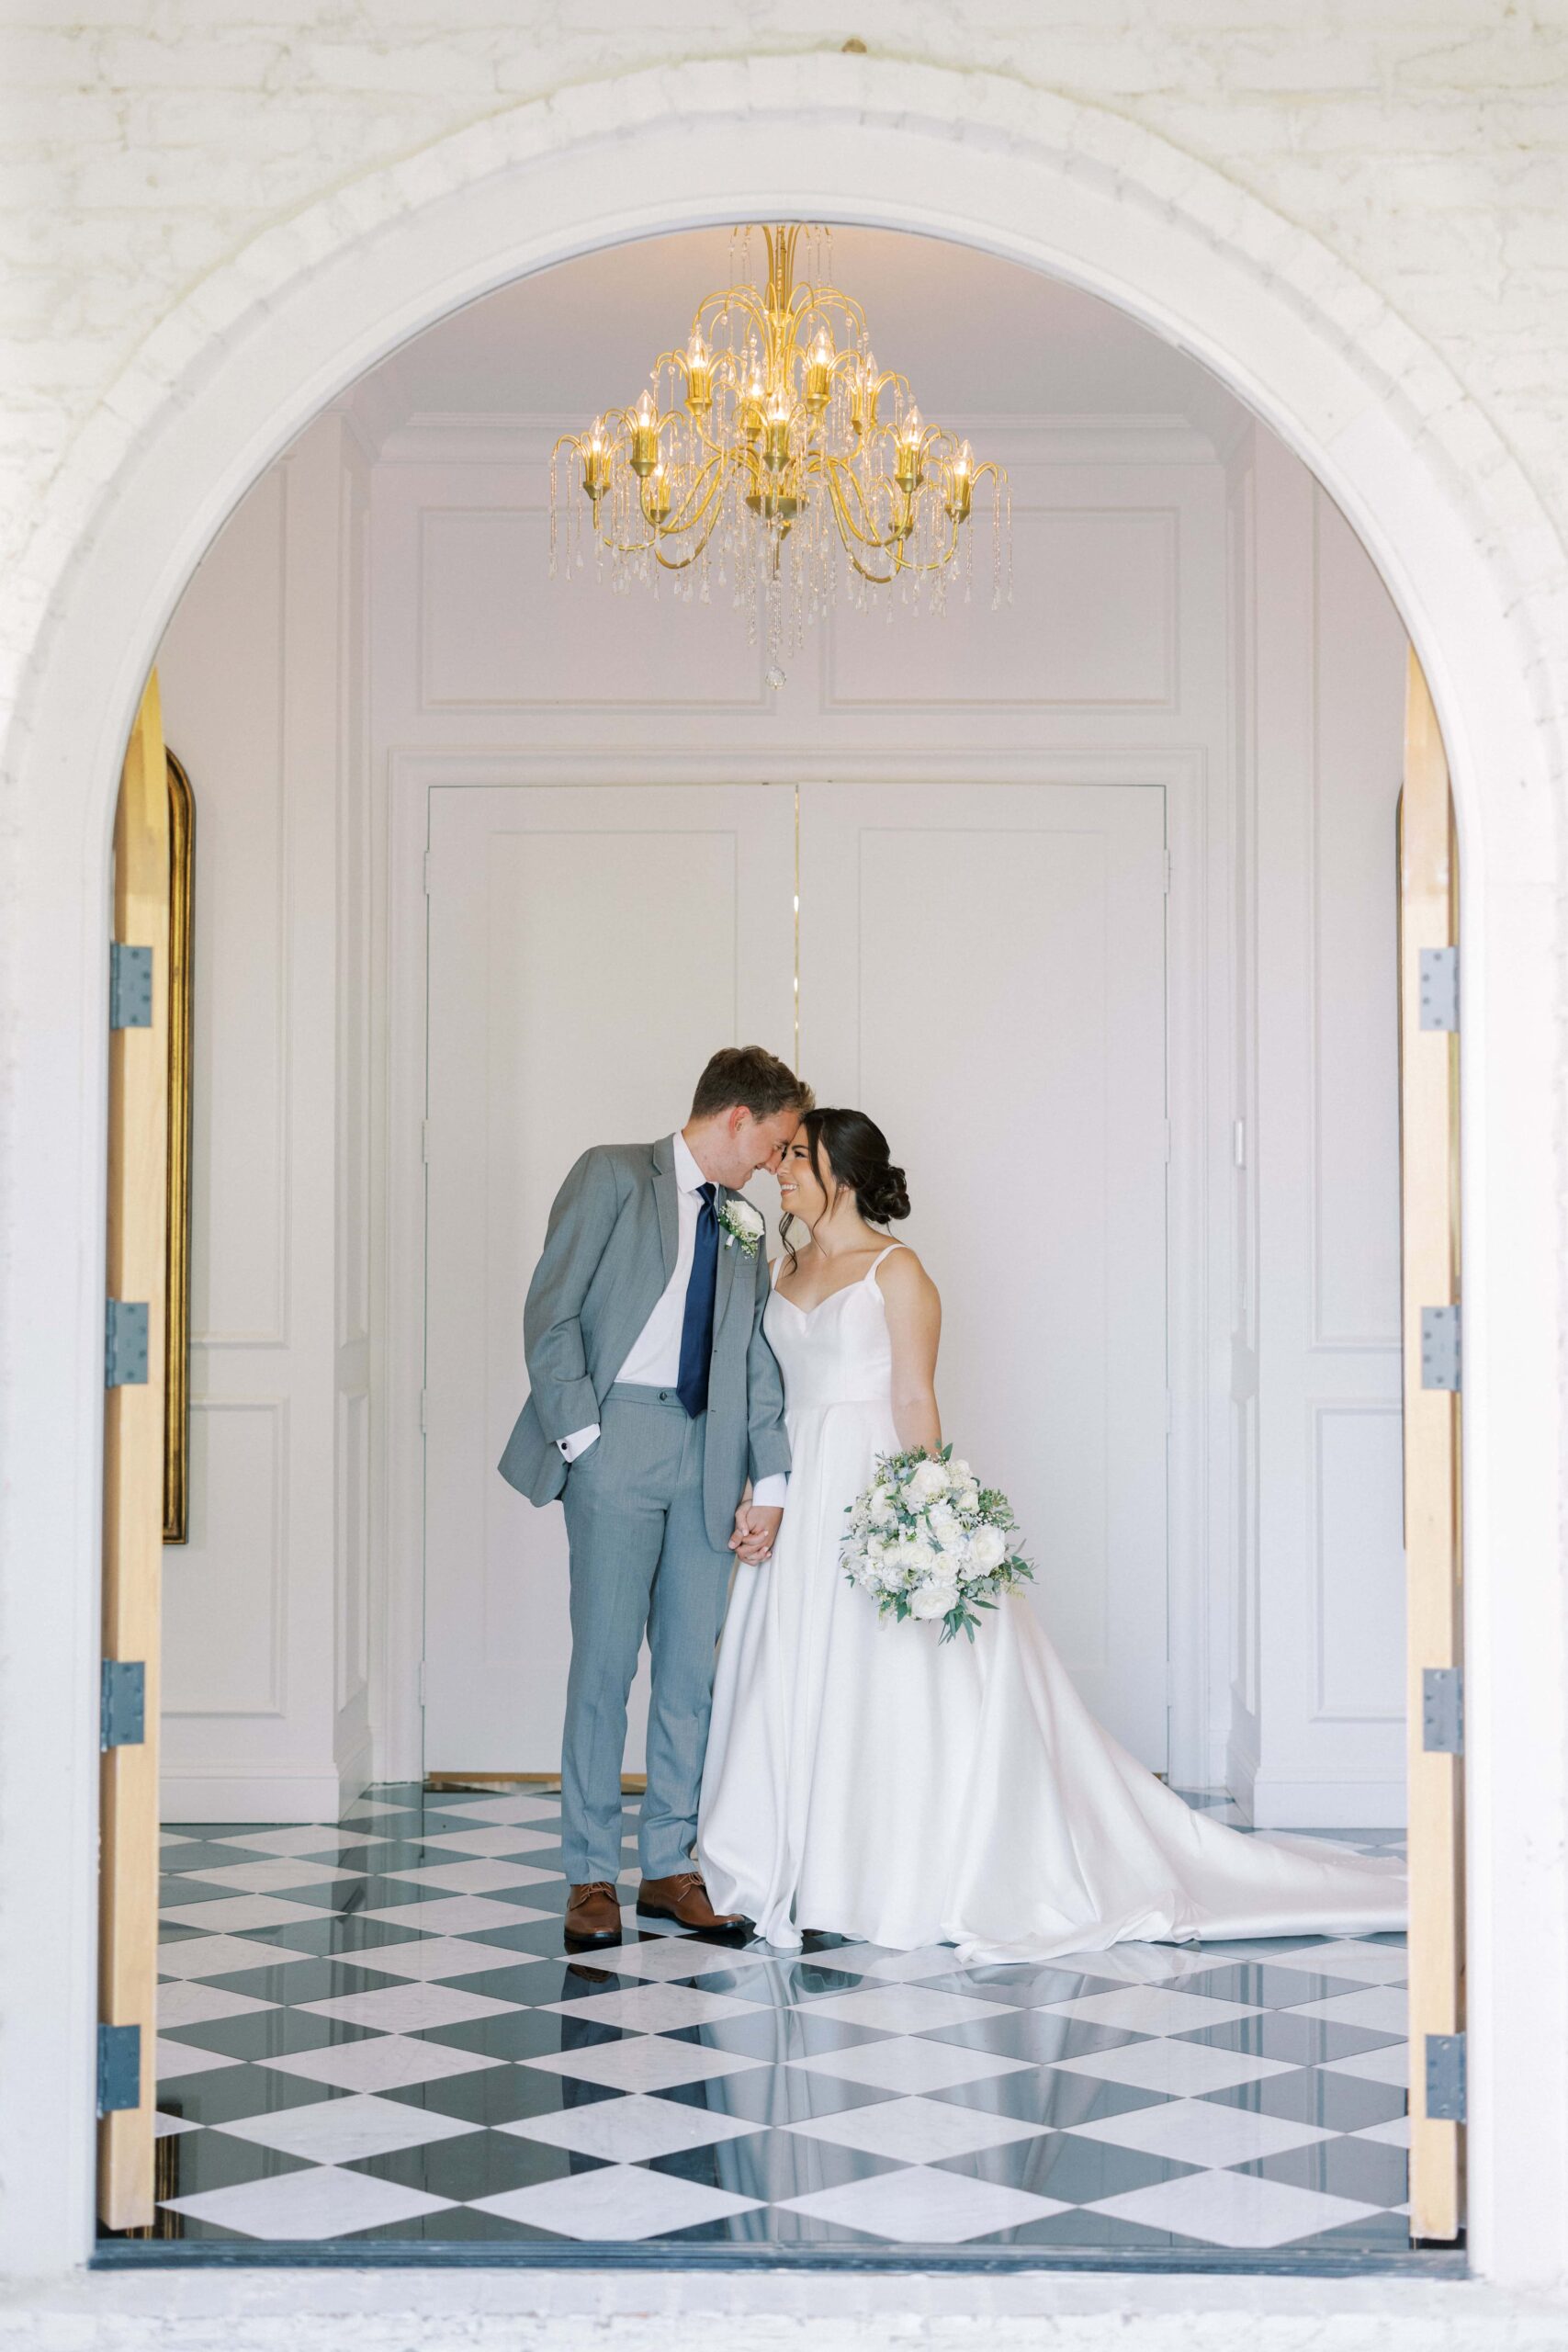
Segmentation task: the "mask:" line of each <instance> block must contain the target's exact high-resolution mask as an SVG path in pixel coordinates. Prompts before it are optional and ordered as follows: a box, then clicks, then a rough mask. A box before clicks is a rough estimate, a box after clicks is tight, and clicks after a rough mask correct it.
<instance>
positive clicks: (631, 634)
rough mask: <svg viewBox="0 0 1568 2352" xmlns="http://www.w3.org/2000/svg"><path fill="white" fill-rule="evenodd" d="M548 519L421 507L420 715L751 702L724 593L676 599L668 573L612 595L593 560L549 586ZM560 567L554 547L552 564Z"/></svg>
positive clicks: (748, 648) (540, 510)
mask: <svg viewBox="0 0 1568 2352" xmlns="http://www.w3.org/2000/svg"><path fill="white" fill-rule="evenodd" d="M549 522H550V518H549V515H548V512H547V510H546V509H545V508H544V507H542V506H535V507H522V508H513V509H509V510H505V511H501V512H497V511H494V510H488V511H487V510H480V509H478V508H468V507H434V508H426V509H425V511H424V512H423V515H421V517H420V544H419V567H420V578H419V647H420V650H419V671H420V678H419V687H420V701H421V705H422V707H423V708H424V709H425V710H429V711H458V710H475V709H517V708H520V707H527V706H532V705H538V704H576V703H581V704H587V705H594V704H597V705H606V704H608V705H610V706H615V705H618V704H643V705H648V706H651V707H661V708H675V709H680V708H696V709H728V710H735V709H745V708H747V707H754V708H760V707H761V705H762V698H763V696H764V695H765V693H766V691H767V690H766V688H765V687H764V686H763V684H762V661H761V651H760V649H759V648H758V647H757V646H754V645H750V644H749V642H748V640H747V632H746V622H745V619H744V617H743V616H741V615H740V614H739V613H737V612H736V611H735V609H734V607H733V605H732V603H731V598H732V595H733V593H734V592H733V586H732V585H726V586H721V585H720V584H719V582H718V580H717V567H716V564H715V569H714V574H713V577H712V578H711V580H710V582H709V590H708V597H709V601H708V602H707V603H706V604H703V603H702V602H701V601H700V587H699V588H698V591H697V594H698V598H699V601H694V602H693V603H691V604H687V603H686V602H685V600H684V597H683V595H682V594H681V593H680V592H679V591H678V589H677V584H676V581H675V579H674V577H673V576H672V575H671V576H668V577H663V578H661V579H660V583H659V594H657V595H655V594H653V593H652V591H651V590H650V589H649V588H648V587H645V586H644V585H643V584H642V583H641V582H632V583H631V585H630V587H629V588H628V590H627V592H626V594H624V595H622V594H616V593H615V590H614V589H613V588H612V586H611V584H610V579H611V575H610V571H609V569H608V566H606V569H605V571H604V576H603V577H601V576H600V575H599V573H598V571H597V570H596V567H595V561H594V558H593V556H592V552H589V554H588V555H587V560H586V562H585V565H584V567H583V568H582V569H581V571H578V570H576V569H575V568H574V569H573V571H572V572H571V575H570V580H567V579H562V578H559V577H558V578H556V579H554V580H552V579H551V578H550V560H549ZM561 563H562V566H563V568H564V564H565V555H564V549H563V553H562V556H561Z"/></svg>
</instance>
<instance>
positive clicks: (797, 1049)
mask: <svg viewBox="0 0 1568 2352" xmlns="http://www.w3.org/2000/svg"><path fill="white" fill-rule="evenodd" d="M795 1076H796V1078H798V1077H799V1076H800V786H799V785H798V784H797V785H796V786H795Z"/></svg>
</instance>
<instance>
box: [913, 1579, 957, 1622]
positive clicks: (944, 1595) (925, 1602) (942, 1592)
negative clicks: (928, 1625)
mask: <svg viewBox="0 0 1568 2352" xmlns="http://www.w3.org/2000/svg"><path fill="white" fill-rule="evenodd" d="M957 1606H958V1587H957V1586H956V1585H955V1584H927V1585H922V1586H921V1587H920V1589H919V1592H917V1593H916V1594H915V1596H914V1598H913V1599H912V1600H911V1601H910V1603H909V1614H910V1616H911V1617H945V1616H946V1615H947V1612H948V1611H949V1610H950V1609H956V1608H957Z"/></svg>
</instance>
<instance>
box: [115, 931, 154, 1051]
mask: <svg viewBox="0 0 1568 2352" xmlns="http://www.w3.org/2000/svg"><path fill="white" fill-rule="evenodd" d="M109 1027H110V1028H111V1029H151V1027H152V949H151V948H150V947H128V946H127V945H126V944H125V943H124V941H123V940H119V939H111V940H110V942H109Z"/></svg>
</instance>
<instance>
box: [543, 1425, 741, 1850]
mask: <svg viewBox="0 0 1568 2352" xmlns="http://www.w3.org/2000/svg"><path fill="white" fill-rule="evenodd" d="M706 1422H707V1416H706V1414H701V1415H699V1416H698V1418H697V1419H695V1420H693V1419H691V1418H690V1417H689V1416H688V1414H687V1412H686V1409H685V1407H684V1406H683V1405H682V1403H681V1401H680V1399H679V1397H677V1396H676V1394H675V1392H674V1390H673V1389H672V1388H671V1389H659V1388H641V1387H634V1386H630V1385H626V1384H624V1383H621V1382H617V1383H616V1384H615V1386H614V1387H613V1388H611V1390H610V1392H609V1394H608V1396H607V1397H605V1398H604V1404H603V1406H602V1408H601V1412H600V1430H601V1434H600V1436H599V1438H598V1440H597V1441H596V1442H595V1443H594V1444H592V1445H591V1446H590V1447H589V1449H588V1452H587V1453H584V1454H580V1455H579V1457H578V1459H577V1460H576V1461H575V1462H574V1463H573V1464H571V1467H570V1470H569V1471H568V1473H567V1480H566V1491H565V1494H564V1496H563V1497H562V1500H563V1503H564V1505H565V1509H566V1527H567V1535H568V1539H569V1541H570V1547H571V1671H570V1675H569V1676H568V1679H567V1686H566V1725H565V1731H564V1734H563V1736H562V1741H561V1822H562V1837H561V1843H562V1849H563V1861H564V1866H565V1871H566V1875H567V1878H568V1879H569V1880H570V1881H571V1882H572V1883H574V1884H578V1885H581V1884H582V1883H584V1882H586V1881H588V1880H592V1879H601V1878H603V1879H608V1880H610V1881H611V1883H614V1882H615V1877H616V1874H617V1872H618V1870H619V1867H620V1860H621V1759H622V1756H623V1754H624V1752H625V1748H626V1698H627V1694H628V1692H629V1691H630V1690H631V1686H632V1678H633V1676H634V1675H635V1674H636V1672H637V1653H638V1651H639V1649H640V1648H641V1645H642V1637H643V1634H644V1632H645V1631H646V1633H647V1634H648V1641H649V1651H650V1653H651V1660H652V1668H653V1678H652V1679H653V1694H652V1699H651V1701H650V1703H649V1717H648V1794H647V1796H646V1797H645V1799H644V1800H643V1804H642V1810H641V1818H640V1823H639V1828H638V1846H639V1851H640V1855H641V1860H642V1868H643V1874H644V1876H645V1877H648V1878H669V1877H670V1876H671V1875H672V1874H673V1873H674V1872H675V1871H683V1870H689V1869H690V1868H691V1866H692V1849H693V1847H694V1843H695V1841H696V1834H697V1798H698V1794H699V1792H700V1790H701V1786H702V1771H703V1756H704V1752H705V1748H706V1747H707V1736H708V1716H709V1713H710V1712H711V1709H712V1705H713V1678H714V1665H715V1652H716V1645H717V1642H718V1635H719V1629H720V1626H721V1625H722V1623H723V1622H724V1611H725V1604H726V1601H727V1600H728V1592H729V1572H730V1568H731V1566H732V1565H733V1562H732V1555H730V1553H728V1551H718V1550H716V1548H715V1546H714V1545H713V1544H712V1543H711V1542H710V1540H709V1537H708V1532H707V1528H706V1526H705V1520H704V1511H703V1454H704V1439H705V1430H706Z"/></svg>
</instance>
